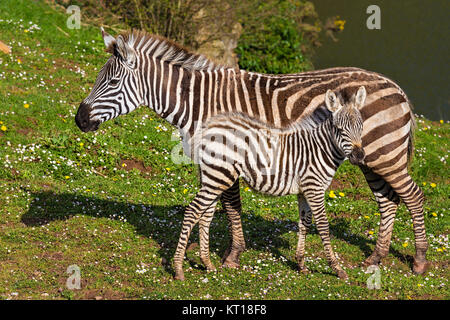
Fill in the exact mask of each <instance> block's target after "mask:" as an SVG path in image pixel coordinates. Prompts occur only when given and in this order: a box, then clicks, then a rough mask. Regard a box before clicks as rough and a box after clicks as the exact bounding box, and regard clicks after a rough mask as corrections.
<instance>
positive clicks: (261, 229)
mask: <svg viewBox="0 0 450 320" xmlns="http://www.w3.org/2000/svg"><path fill="white" fill-rule="evenodd" d="M27 191H29V190H27ZM31 196H32V198H33V200H32V202H31V203H30V206H29V208H28V211H27V212H26V213H25V214H23V215H22V217H21V221H22V222H23V223H24V224H25V225H26V226H29V227H39V226H43V225H46V224H48V223H49V222H51V221H56V220H67V219H70V218H71V217H73V216H76V215H84V216H92V217H97V218H109V219H113V220H121V219H122V218H126V222H123V223H129V224H131V225H133V227H134V228H135V230H136V232H137V233H138V234H140V235H143V236H145V237H150V238H151V239H153V240H155V241H156V242H157V243H158V244H159V252H158V253H159V255H160V256H161V257H162V258H163V259H162V260H163V266H164V268H165V269H166V271H167V272H169V273H171V274H174V271H173V268H172V258H173V254H174V253H175V248H176V245H177V243H178V236H179V235H180V231H181V224H182V221H183V214H184V207H183V206H179V205H178V206H177V205H175V206H158V205H148V204H144V203H133V202H131V201H126V200H119V199H108V200H105V199H100V198H97V197H95V196H83V195H79V194H73V193H55V192H52V191H44V192H31ZM242 219H243V228H244V230H252V233H251V234H250V235H247V238H250V239H252V241H251V244H249V241H247V248H251V249H255V250H261V249H264V248H268V249H269V250H271V251H272V253H273V254H274V256H278V257H279V256H281V253H280V251H279V249H280V248H289V242H288V241H287V240H285V239H282V238H281V235H282V234H283V233H285V232H287V230H286V228H285V226H288V225H291V224H292V223H291V222H286V223H284V224H282V225H280V223H276V222H274V221H270V220H265V219H263V218H261V217H258V216H253V215H252V216H251V217H250V216H249V215H245V214H243V217H242ZM214 220H215V223H213V224H212V225H211V231H210V250H214V249H216V248H219V250H218V253H219V255H220V256H223V254H224V252H225V250H226V248H227V247H228V244H229V243H230V237H229V235H228V237H226V236H223V235H225V234H228V224H227V219H226V217H225V214H224V212H223V211H221V210H218V212H217V213H216V217H215V219H214ZM213 222H214V221H213ZM254 233H257V234H258V235H264V238H263V239H262V240H261V239H253V238H256V236H255V235H253V234H254ZM100 236H101V235H100ZM215 236H217V238H215ZM264 239H266V240H267V239H270V241H271V245H270V246H266V244H267V243H265V242H264ZM247 240H248V239H247ZM253 240H256V241H253ZM195 241H197V242H198V226H197V227H196V228H195V229H194V230H193V232H192V234H191V237H190V243H193V242H195ZM188 246H189V245H188ZM265 250H267V249H265ZM188 256H189V253H188ZM188 260H189V261H188V262H189V263H190V265H191V266H192V267H193V268H196V269H204V268H203V266H202V265H201V264H200V263H199V262H196V261H193V260H192V259H188ZM285 263H287V264H288V265H289V266H290V267H292V268H296V264H295V263H293V262H289V261H286V262H285Z"/></svg>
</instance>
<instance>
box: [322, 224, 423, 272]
mask: <svg viewBox="0 0 450 320" xmlns="http://www.w3.org/2000/svg"><path fill="white" fill-rule="evenodd" d="M330 230H331V231H330V232H331V233H332V234H333V236H335V237H336V238H338V239H341V240H344V241H345V242H347V243H349V244H351V245H354V246H357V247H359V248H360V249H361V251H362V252H363V253H364V255H365V258H368V257H369V256H370V255H371V254H372V252H373V250H374V249H375V245H376V241H375V240H370V239H368V238H366V237H364V236H360V235H357V234H352V235H351V236H349V235H347V236H345V235H344V233H346V232H348V230H350V223H349V221H348V220H347V219H345V218H337V219H334V220H333V221H332V222H331V223H330ZM389 253H391V254H392V255H393V256H394V257H396V258H397V259H398V260H400V261H401V262H402V263H405V264H407V265H408V266H409V267H410V268H412V266H413V263H414V257H412V256H410V255H405V254H403V253H401V252H400V251H398V250H396V249H394V248H392V246H390V247H389ZM362 263H363V261H361V265H362Z"/></svg>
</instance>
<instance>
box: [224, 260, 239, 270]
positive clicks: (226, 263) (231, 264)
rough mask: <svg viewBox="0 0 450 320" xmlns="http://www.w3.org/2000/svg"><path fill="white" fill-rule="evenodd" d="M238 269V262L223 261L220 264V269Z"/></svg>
mask: <svg viewBox="0 0 450 320" xmlns="http://www.w3.org/2000/svg"><path fill="white" fill-rule="evenodd" d="M239 267H240V264H239V263H238V262H234V261H227V260H225V261H224V263H223V264H222V268H232V269H237V268H239Z"/></svg>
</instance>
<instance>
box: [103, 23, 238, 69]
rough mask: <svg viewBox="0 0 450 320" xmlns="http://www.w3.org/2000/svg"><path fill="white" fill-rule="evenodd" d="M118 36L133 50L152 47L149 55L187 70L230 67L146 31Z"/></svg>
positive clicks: (135, 31) (132, 31) (130, 32)
mask: <svg viewBox="0 0 450 320" xmlns="http://www.w3.org/2000/svg"><path fill="white" fill-rule="evenodd" d="M120 36H121V37H122V38H123V39H124V40H125V42H126V43H127V44H128V45H129V46H130V47H132V48H133V49H134V50H135V51H137V52H139V51H140V50H141V49H142V48H143V47H147V48H152V49H151V50H149V54H150V56H152V57H154V58H155V59H158V60H161V61H167V62H168V63H170V64H173V65H177V66H180V67H183V68H185V69H188V70H197V71H201V70H211V71H212V70H219V69H222V68H230V67H228V66H224V65H220V64H217V63H215V62H214V61H212V60H211V59H209V58H207V57H205V56H204V55H202V54H198V53H194V52H192V51H190V50H189V49H187V48H185V47H183V46H182V45H180V44H178V43H176V42H174V41H172V40H169V39H167V38H165V37H162V36H159V35H154V34H150V33H148V32H146V31H142V30H131V31H127V32H124V33H121V34H120ZM107 51H110V52H111V49H110V48H108V49H107Z"/></svg>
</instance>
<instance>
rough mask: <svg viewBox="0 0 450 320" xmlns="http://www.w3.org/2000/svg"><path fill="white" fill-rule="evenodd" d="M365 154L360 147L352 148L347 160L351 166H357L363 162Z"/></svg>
mask: <svg viewBox="0 0 450 320" xmlns="http://www.w3.org/2000/svg"><path fill="white" fill-rule="evenodd" d="M365 156H366V154H365V152H364V149H363V148H361V147H354V148H353V150H352V153H351V154H350V157H349V158H348V160H350V163H351V164H354V165H359V164H362V163H363V162H364V158H365Z"/></svg>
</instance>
